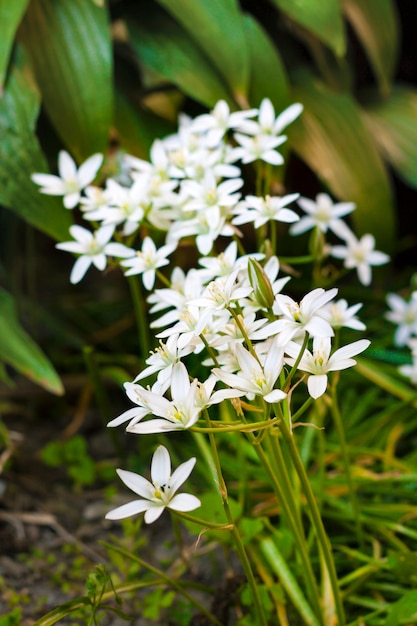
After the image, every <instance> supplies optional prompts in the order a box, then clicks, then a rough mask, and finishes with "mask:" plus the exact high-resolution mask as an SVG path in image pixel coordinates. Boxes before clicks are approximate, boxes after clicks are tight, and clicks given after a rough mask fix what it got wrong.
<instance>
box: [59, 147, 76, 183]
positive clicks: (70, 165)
mask: <svg viewBox="0 0 417 626" xmlns="http://www.w3.org/2000/svg"><path fill="white" fill-rule="evenodd" d="M58 171H59V174H60V176H61V178H62V179H63V180H75V178H76V175H77V166H76V165H75V161H74V160H73V158H72V157H71V156H70V155H69V154H68V152H66V151H65V150H61V151H60V153H59V155H58Z"/></svg>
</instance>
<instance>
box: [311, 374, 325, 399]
mask: <svg viewBox="0 0 417 626" xmlns="http://www.w3.org/2000/svg"><path fill="white" fill-rule="evenodd" d="M307 387H308V392H309V394H310V396H311V397H312V398H314V399H315V400H316V399H317V398H319V397H320V396H322V395H323V394H324V392H325V391H326V387H327V376H326V374H320V375H319V376H309V377H308V381H307Z"/></svg>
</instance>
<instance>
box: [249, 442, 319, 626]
mask: <svg viewBox="0 0 417 626" xmlns="http://www.w3.org/2000/svg"><path fill="white" fill-rule="evenodd" d="M267 441H268V443H269V446H270V454H269V456H270V458H273V459H274V460H275V463H276V466H277V470H278V472H277V475H278V481H277V483H278V484H279V491H280V495H279V502H280V503H281V505H282V507H283V509H284V511H285V515H286V517H287V520H288V522H289V524H290V526H291V530H292V533H293V536H294V539H295V541H296V543H297V547H298V550H299V553H300V557H301V560H302V563H303V565H304V577H305V581H306V586H307V593H308V596H309V598H310V601H311V604H312V606H313V609H314V612H315V614H316V616H317V618H319V619H320V616H321V609H320V604H319V598H320V592H319V589H318V587H317V583H316V579H315V576H314V572H313V568H312V566H311V561H310V558H309V555H308V547H307V542H306V539H305V536H304V529H303V525H302V521H301V517H300V514H299V507H298V506H297V502H296V498H295V495H294V492H293V489H292V484H291V480H290V477H289V474H288V470H287V465H286V463H285V460H284V456H283V454H282V450H281V446H280V444H279V439H278V436H277V435H275V436H274V435H273V434H272V433H268V435H267ZM259 447H260V446H259Z"/></svg>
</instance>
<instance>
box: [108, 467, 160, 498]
mask: <svg viewBox="0 0 417 626" xmlns="http://www.w3.org/2000/svg"><path fill="white" fill-rule="evenodd" d="M116 471H117V473H118V475H119V476H120V478H121V480H122V481H123V482H124V484H125V485H126V487H129V489H131V490H132V491H133V492H134V493H137V494H138V496H142V498H147V499H149V498H151V497H152V494H153V486H152V485H151V483H150V482H149V480H147V479H146V478H144V477H143V476H140V475H139V474H135V472H129V471H128V470H122V469H118V470H116Z"/></svg>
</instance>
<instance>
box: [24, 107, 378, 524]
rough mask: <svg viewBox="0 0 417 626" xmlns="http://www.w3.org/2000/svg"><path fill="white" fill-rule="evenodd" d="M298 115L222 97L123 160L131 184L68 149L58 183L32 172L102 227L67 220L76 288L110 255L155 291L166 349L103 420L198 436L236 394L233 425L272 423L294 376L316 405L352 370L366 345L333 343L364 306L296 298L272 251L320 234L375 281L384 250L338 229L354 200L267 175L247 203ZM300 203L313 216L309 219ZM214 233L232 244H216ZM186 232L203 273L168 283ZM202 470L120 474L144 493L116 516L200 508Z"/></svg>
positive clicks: (162, 462) (330, 296)
mask: <svg viewBox="0 0 417 626" xmlns="http://www.w3.org/2000/svg"><path fill="white" fill-rule="evenodd" d="M301 110H302V107H301V106H300V105H298V104H294V105H292V106H290V107H289V108H288V109H286V110H285V111H284V112H282V113H281V114H279V115H278V116H276V114H275V111H274V109H273V106H272V104H271V102H270V101H269V100H267V99H265V100H264V101H263V102H262V103H261V105H260V107H259V109H250V110H247V111H239V112H231V111H230V110H229V107H228V105H227V104H226V103H225V102H223V101H221V102H219V103H218V104H217V105H216V107H215V108H214V110H213V111H212V112H211V113H209V114H204V115H200V116H199V117H197V118H195V119H190V118H188V117H182V118H181V120H180V125H179V130H178V132H177V133H176V134H175V135H171V136H169V137H167V138H165V139H163V140H158V141H156V142H155V143H154V144H153V147H152V149H151V152H150V160H149V162H148V161H144V160H142V159H138V158H136V157H132V156H126V157H125V163H126V166H127V168H128V171H129V177H130V178H129V180H130V182H129V184H122V183H121V182H120V181H118V180H115V179H108V180H107V181H105V183H104V185H103V187H99V186H96V185H93V184H92V183H93V180H94V179H95V176H96V174H97V172H98V168H99V167H100V164H101V159H100V158H99V157H98V156H97V155H95V156H94V157H91V158H90V159H89V160H88V161H87V162H86V163H84V164H83V165H82V166H81V167H80V168H79V169H78V170H77V169H76V166H75V164H74V162H73V161H72V159H71V158H70V157H69V155H67V154H66V153H61V155H60V159H59V173H60V177H56V176H50V175H45V174H43V175H41V174H35V175H33V180H34V182H35V183H37V184H40V185H42V189H41V191H42V192H43V193H49V194H56V195H62V196H63V198H64V204H65V206H66V207H67V208H72V207H74V206H75V205H76V204H77V203H79V204H80V209H81V211H82V214H83V217H84V218H85V219H86V220H89V221H90V222H91V223H92V224H93V225H94V226H95V228H96V230H95V232H91V231H90V230H88V229H85V228H83V227H81V226H73V227H71V231H70V232H71V235H72V236H73V238H74V241H72V242H65V243H61V244H58V247H59V248H60V249H62V250H67V251H70V252H74V253H76V254H78V255H79V257H78V259H77V260H76V263H75V265H74V268H73V270H72V273H71V282H73V283H77V282H79V281H80V280H81V279H82V278H83V276H84V274H85V272H86V271H87V269H88V268H89V267H90V265H91V264H94V265H95V266H96V267H97V268H98V269H101V270H103V269H104V268H105V267H106V263H107V256H110V257H114V258H116V259H117V258H119V259H123V260H121V261H120V262H119V264H120V266H121V267H122V268H124V270H125V274H126V275H127V276H132V275H141V277H142V282H143V286H144V288H145V289H146V290H147V291H149V292H150V293H149V295H148V303H149V305H150V310H149V312H150V314H151V315H152V316H153V321H152V324H151V328H152V329H154V330H155V332H156V337H157V338H158V340H159V346H158V347H157V348H156V349H155V351H154V352H152V353H151V354H150V356H149V357H148V358H147V359H146V367H145V368H144V369H143V371H142V372H140V373H139V374H138V376H137V377H136V378H135V380H134V381H133V382H127V383H126V384H125V390H126V394H127V396H128V398H129V399H130V400H131V401H132V402H133V404H134V407H133V408H130V409H128V410H127V411H125V412H124V413H122V414H121V415H120V416H118V417H116V418H115V419H114V420H112V421H111V422H110V424H109V426H111V427H114V426H118V425H120V424H126V423H127V431H128V432H130V433H135V434H139V435H145V434H147V433H166V432H170V431H179V430H186V429H192V428H194V427H196V425H197V424H198V423H199V421H200V420H202V421H203V420H204V421H205V420H207V419H208V418H207V416H208V411H209V409H210V407H211V406H212V405H216V404H218V403H220V402H226V401H229V400H230V401H231V403H232V406H233V407H234V408H235V410H236V415H237V417H239V416H242V415H243V408H242V407H247V406H251V407H253V411H255V413H251V412H250V411H249V414H250V416H249V417H247V419H255V417H254V415H255V414H256V412H258V413H259V412H261V413H262V415H263V416H264V418H266V419H267V420H268V419H270V418H275V417H276V416H277V412H279V405H280V403H282V402H286V403H287V404H288V407H287V413H290V414H291V398H290V396H291V395H292V394H291V393H290V392H291V390H292V384H293V382H292V381H293V378H294V375H295V374H297V373H298V374H297V375H298V376H300V377H301V378H302V379H304V380H305V381H306V383H307V391H308V393H309V395H310V396H311V398H313V399H317V398H320V397H321V396H323V394H325V393H326V390H327V387H328V374H329V373H331V372H334V371H338V370H343V369H345V368H348V367H351V366H352V365H354V364H355V361H354V359H353V357H354V356H356V355H357V354H360V353H361V352H362V351H363V350H365V349H366V348H367V347H368V345H369V341H368V340H365V339H361V340H358V341H355V342H353V343H350V344H348V345H345V346H342V347H337V348H336V347H335V346H334V338H335V335H336V334H338V329H340V328H342V327H348V328H350V329H354V330H363V329H364V328H365V326H364V324H363V323H362V322H361V321H360V320H359V319H358V318H357V317H356V314H357V312H358V310H359V309H360V307H361V304H355V305H353V306H349V305H348V303H347V301H346V300H344V299H337V294H338V289H337V288H331V289H327V290H325V289H323V288H319V287H318V288H315V289H313V290H312V291H310V292H309V293H307V294H305V295H303V296H302V297H301V298H299V299H298V300H295V299H293V297H291V296H290V295H287V294H285V293H283V289H284V287H285V286H286V285H287V283H288V281H289V280H290V276H289V275H283V276H282V275H280V265H282V263H280V259H279V258H278V257H277V256H276V254H275V252H276V250H275V243H276V237H277V232H278V231H277V225H278V223H282V224H290V226H289V233H290V234H292V235H298V234H300V233H303V232H306V231H307V230H309V229H313V228H314V229H316V231H317V232H319V233H321V236H322V237H323V238H324V236H325V235H326V234H327V232H328V231H330V232H331V233H332V236H336V237H338V238H339V239H341V240H342V241H343V243H344V245H342V244H340V245H331V244H325V245H324V244H323V254H324V255H329V254H330V255H331V256H333V257H334V258H338V259H342V260H343V262H344V266H345V268H346V269H356V270H357V273H358V277H359V280H360V282H362V283H363V284H364V285H369V284H370V282H371V267H372V266H373V265H381V264H383V263H386V262H387V261H388V256H387V255H385V254H384V253H382V252H378V251H376V250H374V243H375V242H374V239H373V237H372V235H369V234H368V235H364V236H363V237H362V239H357V238H356V237H355V235H354V234H353V232H352V231H351V230H350V228H349V226H348V225H347V224H346V222H344V221H343V219H342V218H343V217H344V216H346V215H348V214H349V213H350V212H351V211H353V210H354V208H355V207H354V205H353V204H352V203H333V202H332V200H331V199H330V197H329V196H328V195H327V194H324V193H322V194H319V195H318V196H317V198H316V200H315V201H313V200H310V199H307V198H300V197H299V194H297V193H290V194H286V195H283V196H275V195H271V193H270V189H269V188H268V187H267V185H266V183H265V184H263V182H265V181H261V184H260V185H258V188H259V189H260V190H261V191H260V193H259V194H258V195H253V194H249V195H243V194H244V192H243V187H244V180H243V169H242V166H244V165H245V164H250V163H252V162H254V161H261V162H263V167H264V168H266V169H268V168H270V169H271V168H272V167H274V166H277V165H280V164H282V163H283V157H282V155H281V153H280V152H279V151H278V148H279V146H280V145H282V144H283V143H284V141H285V140H286V137H285V136H284V135H283V134H282V132H283V130H284V129H285V127H286V126H287V125H288V124H290V123H292V122H293V121H294V120H295V119H296V118H297V117H298V116H299V115H300V113H301ZM267 178H268V177H265V179H267ZM295 202H297V203H298V206H299V208H300V209H301V210H302V211H303V212H304V213H305V215H304V216H303V217H301V218H300V216H299V215H298V213H297V212H296V211H295V210H294V203H295ZM243 224H246V225H247V224H251V225H252V227H253V228H254V230H255V233H256V235H257V236H258V240H259V241H260V242H262V241H263V242H264V245H261V246H260V249H259V251H258V252H256V253H252V254H245V252H244V250H243V244H242V233H241V232H240V230H239V228H238V227H239V226H241V225H243ZM145 233H146V236H145ZM151 234H152V236H151ZM142 235H143V238H142V239H141V240H140V244H139V249H135V247H134V244H135V241H136V239H137V238H138V237H139V238H140V237H141V236H142ZM112 237H113V238H114V241H110V240H111V238H112ZM220 237H222V238H228V239H229V241H226V243H225V242H224V241H223V243H222V244H219V243H217V242H218V240H219V238H220ZM185 238H187V239H189V238H192V239H193V240H194V241H195V245H196V248H197V251H198V254H199V258H198V266H196V267H192V268H191V269H188V270H187V271H185V270H184V269H182V268H181V267H179V266H175V265H173V268H172V269H171V270H170V279H169V280H168V279H167V278H166V275H165V274H162V273H161V268H163V267H165V266H167V265H169V264H170V263H171V261H170V259H169V257H171V258H173V259H175V252H176V250H177V248H178V247H179V246H180V245H181V242H182V241H183V240H184V239H185ZM265 240H267V241H266V243H265ZM323 241H324V239H323ZM123 242H124V243H123ZM219 250H222V251H221V252H219ZM196 265H197V263H196ZM161 281H163V286H159V284H160V282H161ZM155 284H157V287H156V288H155ZM332 344H333V345H332ZM196 354H201V358H200V359H199V360H198V361H199V371H198V376H195V375H194V373H193V372H192V371H191V370H190V367H189V365H188V363H189V362H191V361H192V355H196ZM194 362H195V359H194ZM143 381H146V386H145V384H144V382H143ZM245 419H246V418H245ZM194 463H195V459H190V460H189V461H187V462H186V463H183V464H182V465H180V467H179V468H178V469H177V470H176V472H174V473H173V474H172V475H171V465H170V460H169V455H168V452H167V450H166V449H165V448H163V447H162V446H160V447H159V448H158V449H157V451H156V452H155V455H154V457H153V461H152V467H151V476H152V482H149V481H147V480H146V479H144V478H143V477H140V476H137V475H134V474H132V473H131V472H126V471H124V470H119V475H120V477H121V479H122V480H123V482H124V483H125V484H126V485H127V486H128V487H130V488H131V489H132V490H133V491H134V492H135V493H137V494H138V495H139V496H141V499H140V500H136V501H135V502H132V503H130V504H127V505H123V506H121V507H119V508H117V509H115V510H114V511H112V512H110V513H109V514H108V517H109V518H111V519H116V518H121V517H126V516H128V515H132V514H135V513H139V512H143V511H145V521H146V522H151V521H154V520H155V519H157V517H159V515H160V513H161V512H162V511H163V509H164V508H165V507H169V508H172V509H174V510H179V511H189V510H192V509H193V508H196V507H197V506H198V505H199V501H198V500H197V498H195V497H194V496H191V495H187V494H182V495H181V494H176V491H177V489H178V487H179V486H180V485H181V484H182V482H183V481H184V480H185V479H186V478H187V477H188V475H189V474H190V472H191V470H192V468H193V466H194Z"/></svg>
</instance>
